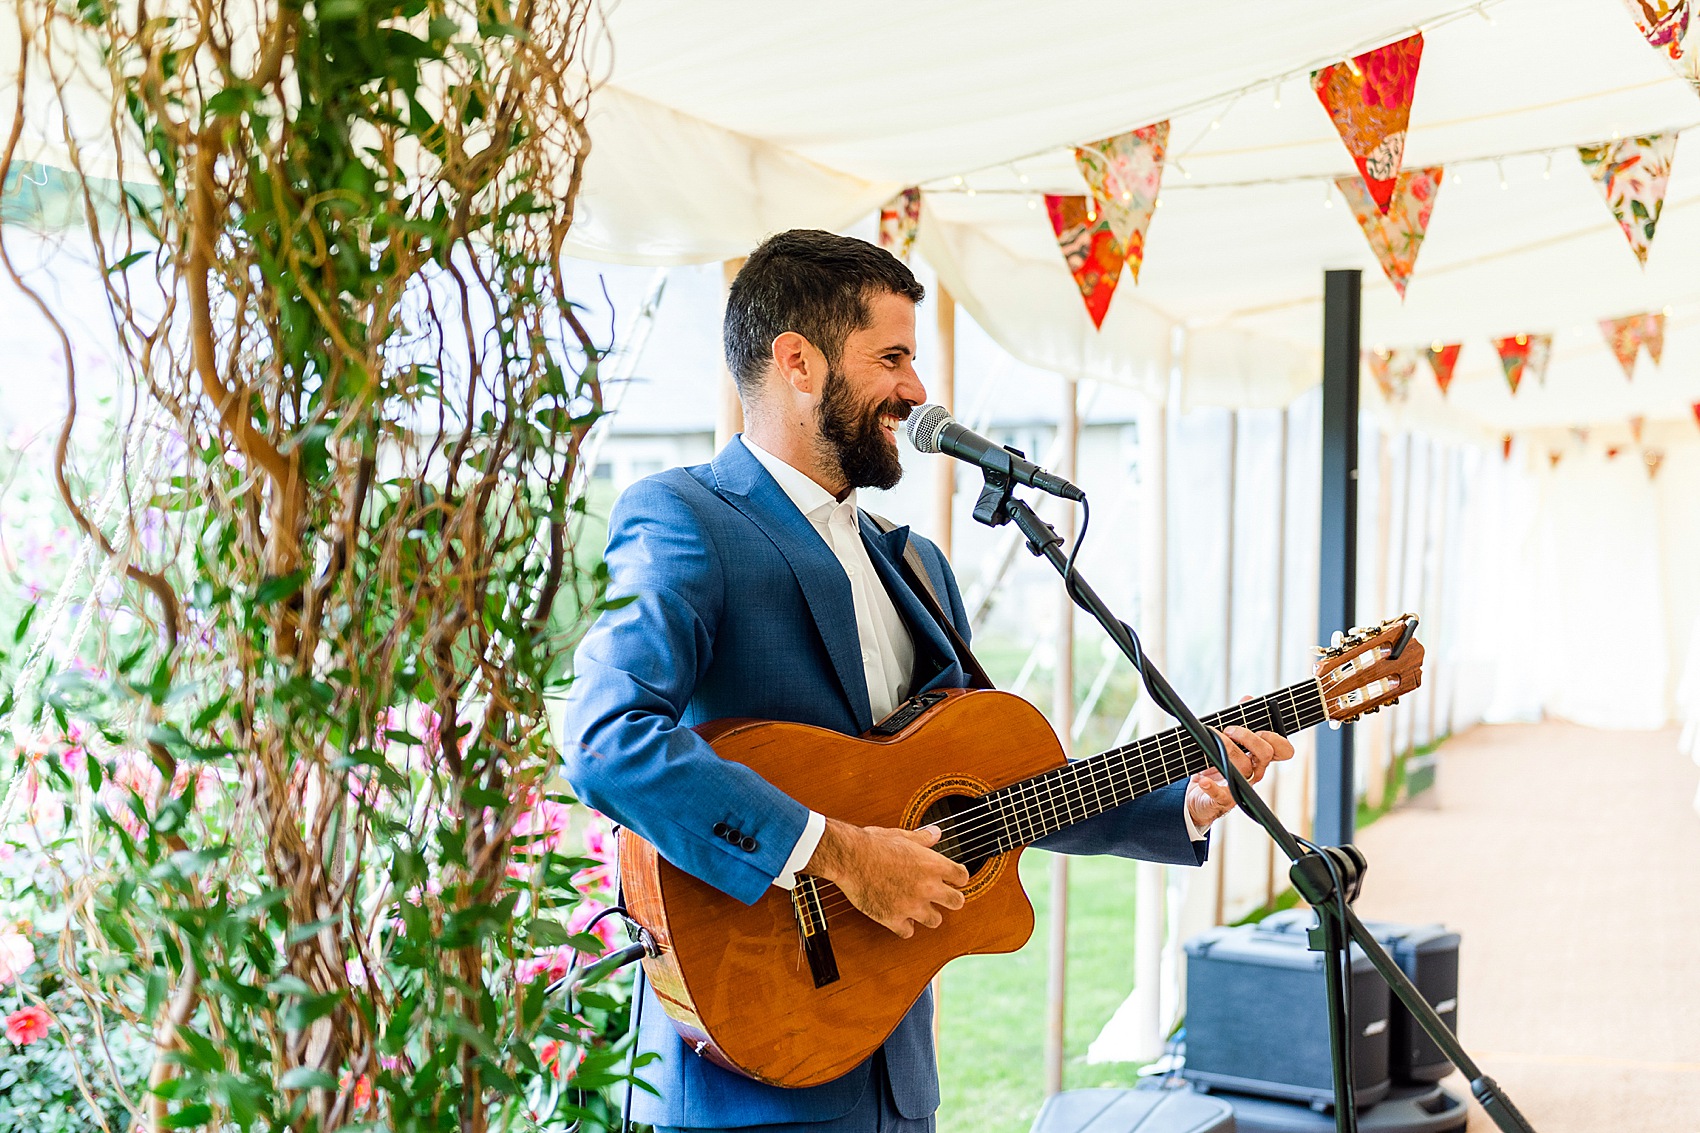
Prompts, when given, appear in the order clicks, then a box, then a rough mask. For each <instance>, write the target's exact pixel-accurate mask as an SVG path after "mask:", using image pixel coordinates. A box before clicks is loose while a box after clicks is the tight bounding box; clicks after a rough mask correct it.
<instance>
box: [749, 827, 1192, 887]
mask: <svg viewBox="0 0 1700 1133" xmlns="http://www.w3.org/2000/svg"><path fill="white" fill-rule="evenodd" d="M1186 821H1187V826H1188V827H1190V826H1191V825H1192V818H1191V817H1190V816H1189V817H1188V818H1187V820H1186ZM825 833H826V816H825V815H822V814H816V813H815V812H814V811H812V810H811V811H810V812H809V820H808V821H807V822H805V823H803V832H802V833H801V834H799V835H797V844H796V845H795V846H793V847H791V856H790V857H788V858H786V859H785V866H784V868H782V869H781V870H780V871H779V876H778V877H776V878H774V879H773V883H774V884H775V885H777V886H779V888H781V889H791V888H793V887H795V886H796V884H797V872H798V871H799V870H801V869H802V868H803V867H804V866H806V865H808V864H809V859H810V858H812V857H814V856H815V848H816V847H817V846H819V845H820V840H821V836H822V835H823V834H825ZM1200 837H1202V835H1200ZM1194 840H1195V841H1196V840H1197V839H1196V838H1195V839H1194Z"/></svg>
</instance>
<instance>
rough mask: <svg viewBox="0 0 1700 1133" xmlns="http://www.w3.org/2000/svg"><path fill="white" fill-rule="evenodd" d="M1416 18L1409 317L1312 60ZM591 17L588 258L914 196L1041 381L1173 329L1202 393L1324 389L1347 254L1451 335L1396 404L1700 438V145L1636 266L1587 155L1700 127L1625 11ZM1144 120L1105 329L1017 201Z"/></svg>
mask: <svg viewBox="0 0 1700 1133" xmlns="http://www.w3.org/2000/svg"><path fill="white" fill-rule="evenodd" d="M1206 13H1207V14H1206ZM1416 29H1421V30H1423V31H1424V33H1425V43H1426V46H1425V50H1424V55H1423V61H1422V70H1421V73H1420V76H1419V79H1418V82H1417V88H1416V97H1415V102H1414V105H1413V107H1412V112H1411V126H1410V135H1409V142H1408V147H1407V150H1406V165H1407V167H1412V166H1416V165H1431V164H1444V165H1445V166H1446V167H1447V170H1448V173H1447V176H1446V179H1445V183H1444V184H1443V186H1442V189H1441V192H1440V195H1439V198H1438V201H1437V204H1436V206H1435V212H1434V218H1433V221H1432V222H1431V224H1430V227H1429V235H1428V240H1427V242H1426V243H1425V244H1424V246H1423V248H1422V252H1421V255H1420V257H1419V259H1418V263H1417V270H1416V273H1415V276H1414V278H1413V280H1412V283H1411V285H1410V287H1409V290H1408V295H1407V298H1406V300H1405V301H1404V302H1403V303H1401V302H1400V300H1399V297H1398V295H1397V293H1396V292H1395V291H1394V290H1393V288H1392V287H1391V286H1390V285H1389V284H1388V283H1387V282H1386V280H1385V278H1384V277H1383V275H1382V273H1381V271H1380V268H1379V267H1378V266H1377V265H1376V263H1375V261H1374V259H1373V257H1372V256H1371V254H1370V253H1369V250H1368V247H1367V245H1366V244H1365V241H1364V239H1363V236H1362V234H1361V233H1360V232H1359V230H1358V228H1357V225H1356V224H1355V222H1354V221H1353V220H1352V217H1351V213H1350V210H1349V209H1347V208H1346V207H1345V204H1344V202H1343V201H1342V200H1341V199H1340V197H1339V194H1338V193H1337V192H1334V191H1332V190H1331V189H1330V188H1329V186H1330V183H1331V181H1332V179H1333V178H1334V177H1336V176H1343V175H1348V174H1351V173H1353V172H1354V169H1353V166H1352V164H1351V160H1350V158H1349V156H1348V154H1347V153H1346V150H1345V147H1344V146H1343V145H1342V144H1341V142H1340V140H1339V137H1338V136H1337V134H1336V133H1335V131H1334V128H1333V126H1332V124H1331V123H1330V121H1329V119H1328V116H1327V114H1326V112H1325V111H1324V110H1323V109H1322V107H1321V106H1320V104H1319V103H1318V102H1317V100H1316V98H1315V96H1314V95H1313V94H1312V93H1311V91H1310V89H1309V83H1308V73H1309V71H1310V70H1311V69H1312V68H1314V67H1316V66H1319V65H1322V64H1325V63H1327V62H1330V61H1334V60H1338V59H1340V58H1342V57H1345V56H1347V55H1350V54H1353V53H1355V52H1359V51H1362V50H1365V49H1367V48H1369V47H1372V46H1376V45H1379V44H1381V43H1385V42H1389V41H1391V40H1394V39H1398V38H1401V37H1403V36H1405V35H1408V34H1410V33H1411V32H1412V31H1413V30H1416ZM608 32H609V40H610V42H611V45H612V51H611V57H612V62H611V66H610V68H609V78H608V82H607V85H606V86H605V87H604V88H603V89H602V90H600V91H599V92H598V95H597V97H596V98H595V100H593V102H594V106H595V109H594V110H593V120H592V138H593V143H594V146H595V149H594V153H593V156H592V158H591V162H590V166H589V172H588V176H587V180H586V185H585V191H584V196H583V197H582V198H581V200H582V203H583V206H584V209H585V214H584V217H583V220H582V221H581V224H580V227H579V228H578V229H577V239H578V246H577V249H576V250H577V251H578V253H579V254H582V255H586V256H589V257H593V258H604V259H611V260H624V261H637V262H688V261H701V260H708V259H719V258H725V257H730V256H734V255H738V254H741V253H742V252H744V251H747V250H748V249H749V247H750V246H751V245H753V244H754V243H755V242H756V241H757V240H759V239H760V238H761V237H762V236H763V235H765V234H766V233H768V232H771V231H774V230H776V229H779V228H783V227H787V226H792V225H817V226H822V227H828V228H842V227H845V226H846V225H848V224H849V223H851V222H852V221H854V220H855V219H856V218H858V217H861V216H865V215H866V214H867V213H868V212H869V211H870V210H871V209H873V208H875V207H877V205H878V204H879V203H880V202H881V201H883V200H884V199H886V198H887V197H888V196H889V195H890V194H891V193H892V192H894V191H895V190H896V189H898V188H901V187H902V186H904V185H908V184H921V185H922V186H923V187H924V188H925V190H926V193H925V204H924V208H923V219H922V237H921V251H922V254H923V255H925V256H926V257H927V259H928V260H929V261H931V262H932V263H933V264H934V266H935V267H936V268H937V269H938V272H939V275H940V278H941V279H942V280H944V281H945V283H946V284H947V285H948V286H949V287H950V289H951V290H952V292H953V293H955V294H956V296H957V298H958V299H959V300H960V301H962V302H963V303H964V304H965V305H966V306H967V307H968V309H969V310H970V311H971V312H972V313H973V314H974V315H975V317H976V318H977V319H978V320H979V321H980V322H981V323H983V324H984V325H985V326H986V327H987V329H988V330H989V331H990V333H991V334H992V335H993V336H994V337H995V338H997V339H998V340H999V341H1000V342H1002V343H1003V345H1004V346H1005V347H1006V348H1008V349H1009V350H1010V351H1011V352H1012V353H1014V354H1016V355H1017V356H1018V357H1021V358H1022V359H1024V360H1025V361H1028V362H1031V363H1033V364H1035V365H1039V366H1044V367H1046V368H1050V369H1055V370H1058V371H1061V372H1065V373H1071V374H1076V375H1081V376H1092V377H1098V378H1104V379H1108V380H1113V381H1120V382H1124V383H1133V384H1147V383H1154V382H1159V381H1161V380H1162V378H1163V377H1164V375H1165V373H1166V370H1167V366H1168V362H1169V354H1168V351H1169V346H1170V343H1171V341H1172V339H1171V330H1172V328H1174V327H1175V326H1177V325H1178V326H1182V327H1185V328H1187V330H1188V334H1187V335H1186V338H1185V339H1184V341H1185V342H1186V343H1187V354H1186V356H1185V358H1184V359H1181V362H1182V364H1183V367H1184V369H1185V370H1186V371H1187V378H1188V383H1189V390H1190V393H1191V396H1194V397H1197V398H1200V399H1204V400H1220V401H1230V402H1237V403H1242V404H1244V403H1266V404H1267V403H1279V402H1282V401H1285V400H1286V399H1287V398H1288V397H1290V396H1291V395H1292V394H1293V393H1294V392H1296V391H1297V390H1298V389H1300V388H1303V387H1304V386H1306V385H1309V384H1311V383H1313V382H1314V381H1315V375H1316V350H1317V343H1318V342H1319V340H1320V321H1321V301H1320V296H1321V283H1322V272H1323V270H1324V269H1325V268H1331V267H1361V268H1362V269H1363V271H1364V283H1365V287H1364V306H1363V311H1364V341H1365V343H1366V344H1367V345H1387V346H1414V345H1419V344H1421V345H1426V344H1428V343H1429V342H1431V341H1434V340H1437V339H1438V340H1442V341H1462V342H1464V343H1465V347H1464V351H1463V354H1462V357H1461V360H1460V365H1459V370H1458V376H1457V379H1456V381H1455V383H1454V385H1453V387H1452V392H1451V395H1450V397H1449V398H1448V399H1447V401H1446V402H1445V403H1443V402H1442V401H1441V399H1440V396H1439V394H1438V391H1437V390H1435V389H1434V388H1433V385H1432V383H1430V382H1427V380H1426V378H1427V375H1426V372H1424V373H1420V374H1419V378H1420V379H1423V380H1420V381H1418V382H1417V383H1415V388H1414V392H1413V397H1412V400H1411V403H1410V404H1409V405H1408V406H1406V407H1404V408H1403V409H1402V410H1401V412H1402V413H1403V414H1405V415H1406V416H1407V417H1409V418H1411V419H1414V420H1419V421H1423V422H1425V423H1427V424H1429V425H1431V426H1436V427H1439V426H1446V425H1450V426H1452V427H1463V428H1467V429H1471V430H1472V431H1478V432H1487V431H1492V432H1498V431H1500V430H1503V429H1518V430H1523V429H1533V428H1542V427H1548V428H1559V427H1565V426H1571V425H1585V424H1593V425H1613V426H1619V427H1622V428H1623V429H1624V430H1625V432H1626V431H1627V426H1626V424H1625V422H1626V421H1627V418H1628V417H1630V416H1632V415H1644V416H1646V417H1648V418H1649V420H1651V421H1654V422H1658V421H1664V422H1666V423H1667V428H1668V429H1669V430H1671V435H1672V437H1673V439H1674V438H1675V437H1676V436H1677V435H1679V434H1678V433H1677V432H1676V430H1677V429H1678V428H1679V426H1685V427H1686V428H1687V429H1688V430H1689V431H1692V430H1693V422H1692V420H1691V419H1690V410H1689V405H1690V403H1692V402H1693V401H1695V400H1700V269H1697V268H1696V265H1697V264H1700V207H1697V206H1700V188H1697V187H1700V153H1695V152H1693V150H1694V144H1693V143H1692V142H1686V143H1684V144H1683V145H1682V146H1680V147H1679V150H1678V154H1677V157H1676V159H1675V163H1674V173H1673V176H1672V178H1671V184H1670V191H1669V195H1668V196H1667V198H1666V204H1665V210H1664V215H1663V218H1662V219H1661V222H1660V225H1659V229H1658V235H1657V238H1656V239H1655V241H1654V244H1653V249H1652V253H1651V255H1650V256H1649V261H1648V264H1647V266H1646V268H1645V269H1642V268H1641V267H1640V265H1638V264H1637V263H1636V261H1635V258H1634V256H1633V255H1632V254H1631V252H1630V250H1629V247H1628V244H1627V242H1626V241H1625V240H1624V238H1623V235H1622V233H1621V232H1620V230H1619V229H1618V227H1617V224H1616V223H1615V221H1614V220H1613V219H1612V217H1611V215H1610V213H1609V211H1608V209H1607V208H1606V205H1605V203H1604V201H1603V199H1602V197H1601V195H1600V192H1599V190H1598V188H1597V186H1596V185H1595V184H1594V182H1593V181H1592V179H1591V178H1590V177H1589V176H1588V175H1587V173H1586V172H1585V171H1584V170H1583V168H1582V166H1581V164H1580V161H1579V160H1578V158H1577V156H1576V153H1575V147H1576V146H1577V145H1579V144H1585V143H1591V142H1598V141H1603V140H1606V139H1610V138H1612V137H1614V136H1618V135H1631V134H1639V133H1651V132H1659V131H1664V130H1672V129H1682V128H1685V127H1688V126H1691V125H1696V124H1700V98H1697V97H1696V95H1695V92H1694V91H1693V90H1692V89H1691V88H1690V87H1688V86H1687V85H1686V84H1685V83H1684V82H1683V81H1682V80H1681V79H1679V78H1677V77H1676V76H1675V75H1674V74H1673V72H1672V71H1671V69H1670V68H1669V66H1668V64H1667V63H1666V61H1665V60H1664V59H1663V58H1662V57H1661V56H1660V55H1659V54H1658V53H1657V52H1655V51H1654V50H1653V49H1651V48H1650V47H1648V46H1647V44H1646V42H1645V41H1644V40H1643V39H1642V38H1641V36H1640V35H1639V33H1638V32H1637V30H1636V28H1635V27H1634V25H1633V23H1632V22H1631V20H1630V18H1629V16H1628V14H1627V12H1626V11H1625V9H1624V7H1623V6H1622V4H1621V3H1620V2H1619V0H1502V2H1499V3H1490V4H1487V5H1484V6H1482V7H1481V8H1480V9H1479V10H1477V9H1474V8H1470V7H1463V6H1461V5H1460V4H1459V3H1458V2H1457V0H1429V2H1422V0H1398V2H1387V3H1378V4H1373V5H1340V4H1336V3H1329V2H1322V0H1318V2H1312V0H1285V2H1283V3H1280V4H1269V3H1255V2H1238V3H1227V4H1217V5H1211V6H1209V7H1208V8H1207V9H1201V8H1198V7H1197V6H1190V7H1189V6H1176V5H1167V4H1156V3H1128V4H1118V5H1106V4H1101V3H1047V4H1034V3H1030V2H1020V0H1001V2H997V3H987V2H984V0H956V2H947V0H935V2H934V3H931V4H926V5H914V4H909V3H902V2H899V0H883V2H875V3H856V4H849V3H818V4H814V5H807V6H798V5H794V4H790V3H785V2H783V0H740V2H739V3H737V4H710V5H703V4H695V3H690V2H688V0H628V2H627V3H625V4H623V5H621V6H620V7H619V8H618V9H616V10H615V11H614V12H613V13H612V14H611V15H610V16H609V20H608ZM1165 117H1167V118H1169V119H1170V120H1171V122H1172V126H1171V133H1170V147H1171V148H1170V165H1169V167H1168V169H1167V171H1166V173H1165V178H1164V194H1163V207H1162V208H1161V209H1160V210H1159V211H1158V212H1157V214H1156V216H1155V218H1154V219H1153V221H1152V224H1151V228H1150V232H1149V234H1148V237H1147V247H1146V257H1145V263H1144V268H1143V271H1142V273H1141V277H1140V280H1139V283H1138V285H1137V286H1135V285H1134V284H1133V283H1132V282H1131V280H1130V278H1129V277H1127V276H1124V277H1123V281H1122V285H1121V287H1120V288H1119V289H1118V291H1117V293H1116V296H1115V299H1114V302H1113V303H1112V304H1111V308H1110V315H1109V318H1108V319H1107V320H1106V322H1105V324H1104V328H1103V330H1102V331H1095V330H1094V329H1093V328H1092V326H1091V323H1090V321H1089V320H1088V319H1087V317H1086V315H1085V312H1084V310H1083V307H1082V304H1081V302H1080V300H1079V297H1078V293H1077V291H1076V289H1075V286H1074V283H1073V281H1072V280H1071V279H1070V277H1069V275H1068V273H1067V270H1066V268H1065V267H1064V264H1063V261H1062V257H1061V255H1060V253H1059V252H1058V250H1057V247H1056V242H1055V239H1054V238H1053V236H1052V233H1051V230H1050V226H1049V223H1048V221H1047V219H1046V217H1045V213H1044V211H1043V208H1042V206H1041V205H1040V204H1039V201H1038V194H1039V193H1040V192H1043V191H1052V192H1066V193H1079V192H1084V191H1085V190H1084V185H1083V182H1082V181H1081V180H1080V178H1079V175H1078V174H1077V173H1076V172H1075V170H1074V166H1073V161H1072V156H1071V153H1070V150H1069V146H1070V144H1071V143H1075V142H1081V141H1089V140H1092V139H1095V138H1100V137H1104V136H1107V135H1110V134H1113V133H1116V132H1119V131H1122V130H1126V129H1130V128H1133V127H1137V126H1141V125H1145V124H1148V123H1150V122H1152V121H1156V120H1159V119H1162V118H1165ZM1501 155H1513V156H1506V157H1504V158H1503V160H1499V159H1500V158H1501ZM958 178H960V179H961V180H960V181H958ZM1502 181H1503V184H1504V187H1503V188H1502ZM969 190H972V193H970V191H969ZM1325 200H1327V201H1331V202H1332V207H1324V201H1325ZM1665 307H1669V308H1671V319H1670V327H1669V336H1668V342H1667V347H1666V359H1665V363H1664V365H1663V367H1662V368H1661V369H1653V368H1652V367H1650V366H1649V365H1648V364H1647V363H1646V362H1645V361H1643V363H1642V366H1641V369H1640V371H1639V372H1638V373H1637V376H1636V378H1635V380H1634V382H1633V383H1631V382H1626V381H1625V380H1624V378H1623V375H1622V373H1621V371H1620V370H1619V369H1618V368H1617V364H1616V362H1615V360H1614V359H1613V358H1612V356H1611V354H1610V353H1609V352H1608V350H1607V349H1606V346H1605V342H1604V340H1603V338H1602V336H1601V333H1600V330H1599V327H1598V320H1599V319H1601V318H1606V317H1611V316H1616V315H1622V314H1628V313H1633V312H1636V311H1640V310H1659V309H1662V308H1665ZM1522 332H1531V333H1540V332H1555V333H1556V339H1555V350H1554V361H1553V363H1552V366H1551V368H1550V371H1549V377H1548V381H1547V382H1546V384H1545V385H1544V386H1533V387H1531V386H1525V387H1524V388H1523V390H1522V391H1521V392H1520V393H1519V394H1518V395H1517V396H1516V397H1515V398H1513V397H1512V396H1511V394H1510V393H1509V391H1508V390H1507V388H1506V385H1505V382H1504V379H1503V377H1502V376H1501V374H1500V368H1499V363H1498V359H1497V357H1496V356H1495V355H1494V353H1493V350H1492V348H1491V346H1490V345H1489V341H1488V340H1489V338H1490V337H1497V336H1501V335H1507V334H1516V333H1522ZM1372 396H1373V395H1372ZM1655 428H1656V426H1650V429H1655Z"/></svg>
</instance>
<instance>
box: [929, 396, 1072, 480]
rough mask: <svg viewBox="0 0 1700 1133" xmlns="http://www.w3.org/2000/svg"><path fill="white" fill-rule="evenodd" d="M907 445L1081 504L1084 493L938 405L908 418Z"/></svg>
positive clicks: (930, 406)
mask: <svg viewBox="0 0 1700 1133" xmlns="http://www.w3.org/2000/svg"><path fill="white" fill-rule="evenodd" d="M909 441H910V443H911V444H913V445H914V446H915V448H916V449H917V450H918V451H920V452H942V453H944V454H945V455H946V456H954V457H955V458H956V459H958V460H963V461H967V462H968V463H969V464H973V465H977V466H978V467H980V468H983V469H985V470H986V471H988V472H1001V473H1003V474H1004V475H1006V476H1008V477H1010V479H1012V480H1014V481H1015V482H1016V483H1018V484H1026V485H1027V486H1028V487H1032V488H1037V489H1039V490H1040V491H1041V492H1049V493H1050V494H1051V495H1053V496H1061V497H1062V498H1063V499H1065V500H1077V501H1078V500H1084V499H1085V498H1086V493H1085V492H1082V491H1081V490H1080V489H1079V488H1076V487H1075V486H1074V485H1073V484H1070V483H1069V482H1068V481H1067V480H1064V479H1063V478H1062V477H1061V476H1058V475H1057V474H1056V473H1054V472H1046V471H1045V470H1044V469H1043V468H1040V467H1039V466H1038V465H1037V464H1034V463H1033V462H1032V461H1030V460H1027V459H1025V458H1023V457H1022V456H1020V455H1019V454H1017V453H1016V452H1015V450H1014V449H1008V448H1004V447H1003V446H1002V445H996V444H993V443H992V442H991V441H989V440H987V439H986V438H985V437H982V436H981V435H980V434H979V433H976V432H974V430H972V429H970V428H969V427H968V426H966V425H964V424H962V423H961V422H960V421H957V420H956V419H954V418H953V417H951V415H950V410H948V409H946V408H945V407H944V406H942V405H921V406H917V407H916V408H915V410H914V411H913V412H912V413H911V414H910V415H909Z"/></svg>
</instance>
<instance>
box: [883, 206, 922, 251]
mask: <svg viewBox="0 0 1700 1133" xmlns="http://www.w3.org/2000/svg"><path fill="white" fill-rule="evenodd" d="M920 231H921V190H920V189H918V188H912V189H905V190H903V191H902V192H901V193H899V194H897V196H895V197H893V198H891V200H889V201H887V202H886V203H885V204H884V205H883V206H881V208H880V247H882V248H884V249H885V250H886V251H888V252H890V253H891V254H892V255H894V256H896V257H897V258H898V259H900V260H902V261H904V262H905V263H907V262H908V261H909V253H910V252H911V251H912V250H913V249H914V247H915V234H916V233H918V232H920Z"/></svg>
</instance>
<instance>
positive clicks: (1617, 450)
mask: <svg viewBox="0 0 1700 1133" xmlns="http://www.w3.org/2000/svg"><path fill="white" fill-rule="evenodd" d="M1622 452H1623V446H1622V445H1607V446H1606V459H1607V460H1616V459H1617V458H1618V456H1619V455H1621V454H1622Z"/></svg>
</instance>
